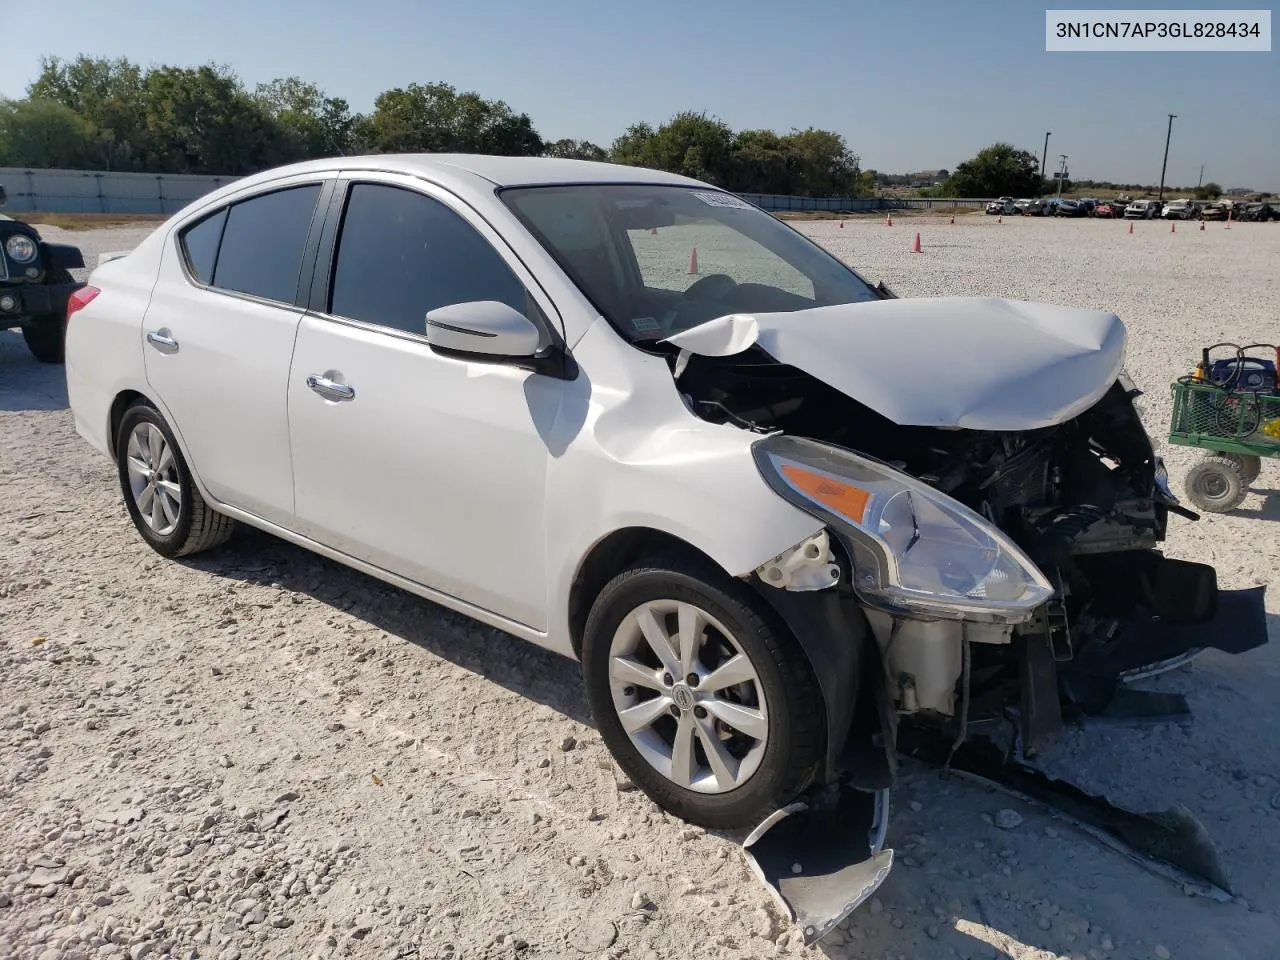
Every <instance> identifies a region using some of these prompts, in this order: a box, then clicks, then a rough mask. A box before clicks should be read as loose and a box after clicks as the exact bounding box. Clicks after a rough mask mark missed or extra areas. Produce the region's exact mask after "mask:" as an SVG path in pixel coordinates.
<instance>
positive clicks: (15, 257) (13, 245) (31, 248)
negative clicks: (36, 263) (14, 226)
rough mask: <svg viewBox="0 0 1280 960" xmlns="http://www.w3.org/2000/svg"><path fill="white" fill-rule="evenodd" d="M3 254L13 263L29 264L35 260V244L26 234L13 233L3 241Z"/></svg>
mask: <svg viewBox="0 0 1280 960" xmlns="http://www.w3.org/2000/svg"><path fill="white" fill-rule="evenodd" d="M4 252H5V253H6V254H8V256H9V259H10V260H12V261H13V262H14V263H30V262H31V261H32V260H34V259H35V258H36V244H35V241H34V240H32V239H31V238H30V237H28V236H27V235H26V234H23V233H15V234H14V235H13V236H12V237H10V238H9V239H8V240H6V241H5V245H4Z"/></svg>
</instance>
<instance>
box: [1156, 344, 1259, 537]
mask: <svg viewBox="0 0 1280 960" xmlns="http://www.w3.org/2000/svg"><path fill="white" fill-rule="evenodd" d="M1225 347H1230V348H1232V350H1233V351H1234V354H1233V356H1231V357H1226V358H1220V359H1217V360H1214V359H1213V358H1212V355H1211V354H1212V351H1214V350H1218V349H1221V348H1225ZM1258 351H1269V353H1270V356H1258V355H1257V353H1258ZM1277 367H1280V348H1277V347H1276V346H1274V345H1272V344H1262V343H1255V344H1250V345H1249V346H1245V347H1240V346H1237V345H1236V344H1228V343H1219V344H1215V345H1214V346H1212V347H1207V348H1205V350H1204V351H1203V352H1202V357H1201V361H1200V364H1199V366H1197V367H1196V371H1195V373H1193V374H1191V375H1190V376H1186V377H1180V378H1178V380H1177V381H1175V382H1174V384H1173V422H1172V425H1171V426H1170V429H1169V442H1170V443H1176V444H1181V445H1183V446H1187V447H1199V448H1201V449H1202V450H1204V451H1205V457H1204V459H1203V460H1201V461H1200V462H1199V463H1197V464H1196V465H1195V466H1193V467H1192V468H1191V469H1190V470H1189V471H1188V472H1187V476H1186V479H1185V480H1184V481H1183V487H1184V489H1185V490H1186V494H1187V497H1188V499H1190V500H1191V502H1192V503H1193V504H1194V505H1195V506H1196V507H1197V508H1199V509H1200V510H1203V511H1205V512H1206V513H1227V512H1229V511H1231V510H1234V509H1235V508H1236V507H1238V506H1239V505H1240V502H1241V501H1242V500H1243V499H1244V497H1245V494H1246V493H1248V492H1249V485H1250V484H1251V483H1253V482H1254V481H1255V480H1256V479H1258V474H1259V473H1261V471H1262V460H1263V458H1264V457H1274V458H1277V459H1280V387H1278V386H1277V380H1276V371H1277Z"/></svg>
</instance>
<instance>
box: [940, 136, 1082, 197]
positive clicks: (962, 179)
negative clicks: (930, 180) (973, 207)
mask: <svg viewBox="0 0 1280 960" xmlns="http://www.w3.org/2000/svg"><path fill="white" fill-rule="evenodd" d="M1043 186H1044V184H1043V183H1042V181H1041V179H1040V161H1039V160H1038V159H1036V156H1035V155H1034V154H1032V153H1029V152H1027V151H1026V150H1017V149H1015V148H1014V147H1013V146H1012V144H1008V143H993V144H992V145H991V146H989V147H984V148H983V149H982V150H979V151H978V155H977V156H976V157H974V158H973V159H972V160H966V161H965V162H964V163H962V164H960V165H959V166H958V167H956V169H955V170H954V172H952V174H951V176H950V177H948V178H947V182H946V184H945V192H946V193H947V194H948V195H949V196H952V197H1000V196H1012V197H1034V196H1039V195H1041V194H1042V193H1043V192H1044V191H1043V190H1042V187H1043ZM1054 189H1057V187H1056V183H1055V187H1054Z"/></svg>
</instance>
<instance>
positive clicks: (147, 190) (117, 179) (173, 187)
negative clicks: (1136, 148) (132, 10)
mask: <svg viewBox="0 0 1280 960" xmlns="http://www.w3.org/2000/svg"><path fill="white" fill-rule="evenodd" d="M235 179H237V178H236V177H213V176H205V175H201V174H194V173H177V174H174V173H119V172H110V171H102V170H27V169H23V168H20V167H0V185H3V186H4V188H5V191H6V193H8V195H9V205H8V207H7V208H6V209H7V211H8V212H9V213H113V214H139V213H149V214H171V213H177V212H178V211H179V210H181V209H182V208H183V207H185V206H186V205H187V204H188V203H190V202H191V201H192V200H195V199H197V198H198V197H202V196H204V195H205V194H206V193H209V192H210V191H212V190H216V189H217V188H218V187H220V186H222V185H223V184H227V183H231V182H232V181H233V180H235ZM742 197H743V198H744V199H746V200H748V201H750V202H751V203H754V204H756V205H757V206H759V207H762V208H763V209H765V210H770V211H773V212H775V213H782V212H788V211H790V212H797V213H799V212H825V213H857V212H867V211H875V210H904V209H932V208H943V209H949V208H952V207H973V208H979V207H982V206H983V205H984V204H985V203H986V202H987V201H986V200H983V199H976V198H963V199H951V198H946V199H937V198H930V199H919V198H910V199H904V198H898V197H792V196H786V195H783V194H772V193H744V194H742Z"/></svg>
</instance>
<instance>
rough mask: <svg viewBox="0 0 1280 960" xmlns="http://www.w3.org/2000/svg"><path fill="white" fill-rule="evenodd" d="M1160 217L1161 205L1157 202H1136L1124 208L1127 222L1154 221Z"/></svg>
mask: <svg viewBox="0 0 1280 960" xmlns="http://www.w3.org/2000/svg"><path fill="white" fill-rule="evenodd" d="M1159 215H1160V204H1159V203H1157V202H1156V201H1155V200H1135V201H1133V203H1131V204H1129V205H1128V206H1127V207H1125V208H1124V218H1125V219H1126V220H1154V219H1155V218H1156V217H1158V216H1159Z"/></svg>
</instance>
